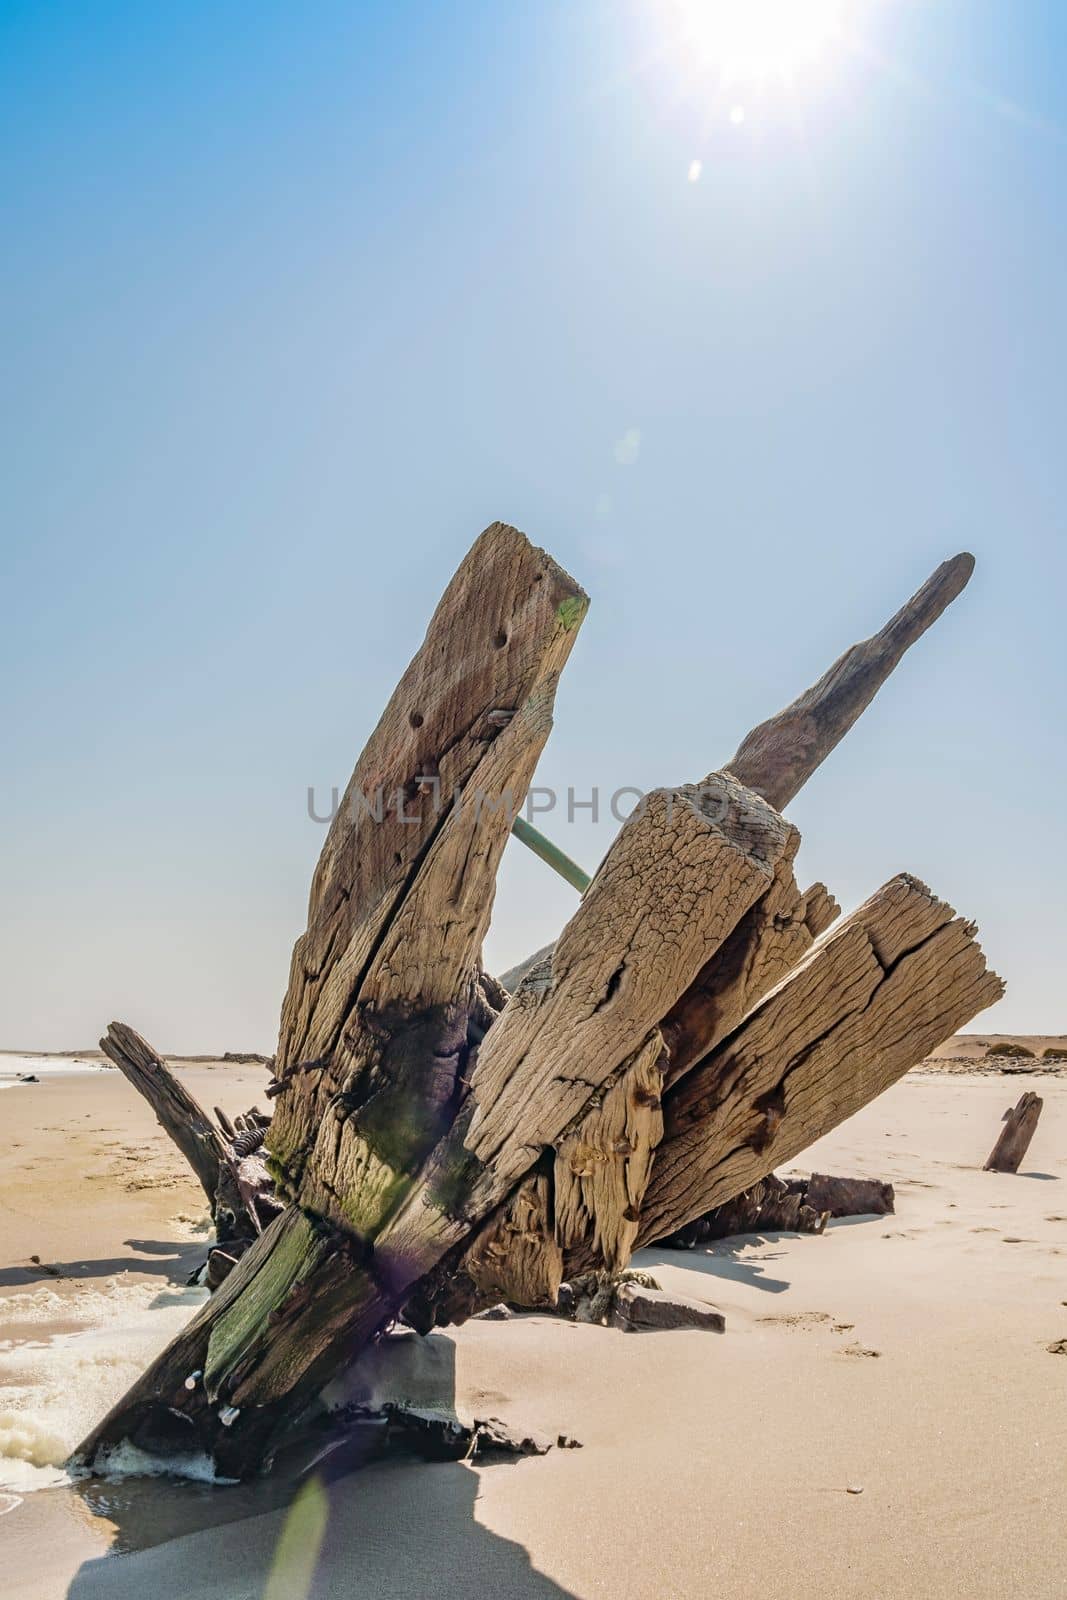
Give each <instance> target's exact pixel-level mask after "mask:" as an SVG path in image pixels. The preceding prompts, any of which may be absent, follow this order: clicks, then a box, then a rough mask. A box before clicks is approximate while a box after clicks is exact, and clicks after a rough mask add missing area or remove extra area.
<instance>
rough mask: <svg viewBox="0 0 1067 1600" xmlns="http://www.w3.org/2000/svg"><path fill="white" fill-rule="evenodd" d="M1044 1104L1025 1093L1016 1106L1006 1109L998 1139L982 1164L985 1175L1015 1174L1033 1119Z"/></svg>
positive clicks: (1033, 1127)
mask: <svg viewBox="0 0 1067 1600" xmlns="http://www.w3.org/2000/svg"><path fill="white" fill-rule="evenodd" d="M1044 1104H1045V1102H1044V1101H1043V1100H1042V1099H1041V1098H1040V1096H1039V1095H1036V1094H1034V1093H1033V1092H1032V1091H1031V1090H1027V1092H1026V1094H1024V1095H1023V1096H1022V1098H1021V1099H1020V1101H1019V1103H1018V1105H1016V1106H1009V1107H1008V1109H1007V1111H1005V1113H1004V1126H1003V1128H1001V1130H1000V1136H999V1138H998V1139H997V1142H996V1144H995V1145H994V1146H993V1148H992V1150H991V1151H990V1153H989V1160H988V1161H987V1162H986V1164H985V1171H986V1172H1018V1170H1019V1167H1020V1165H1021V1163H1022V1159H1023V1156H1024V1155H1025V1154H1026V1152H1027V1150H1028V1149H1029V1148H1030V1140H1031V1139H1032V1138H1033V1137H1034V1134H1035V1133H1036V1132H1037V1119H1038V1118H1039V1117H1040V1115H1041V1108H1042V1106H1043V1105H1044Z"/></svg>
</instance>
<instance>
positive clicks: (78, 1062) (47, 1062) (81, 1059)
mask: <svg viewBox="0 0 1067 1600" xmlns="http://www.w3.org/2000/svg"><path fill="white" fill-rule="evenodd" d="M112 1070H113V1069H112V1068H111V1067H108V1066H106V1065H105V1064H104V1063H103V1062H102V1061H90V1060H89V1059H88V1058H87V1057H85V1056H49V1057H47V1059H43V1058H42V1057H41V1056H20V1055H12V1054H9V1053H8V1052H6V1051H4V1052H0V1089H11V1088H14V1087H15V1086H16V1085H17V1084H18V1082H19V1078H20V1077H23V1076H27V1075H28V1074H30V1073H32V1074H33V1076H34V1077H35V1078H59V1077H64V1078H66V1077H70V1076H71V1075H72V1074H75V1075H79V1076H80V1075H81V1074H82V1073H85V1072H110V1071H112Z"/></svg>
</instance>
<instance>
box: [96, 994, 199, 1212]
mask: <svg viewBox="0 0 1067 1600" xmlns="http://www.w3.org/2000/svg"><path fill="white" fill-rule="evenodd" d="M100 1048H101V1050H102V1051H103V1052H104V1054H105V1055H106V1056H107V1058H108V1060H109V1061H113V1062H114V1063H115V1065H116V1067H118V1069H119V1071H120V1072H121V1073H122V1075H123V1076H124V1077H125V1078H126V1079H128V1081H129V1082H130V1083H132V1085H133V1087H134V1088H135V1089H136V1090H137V1092H138V1094H141V1095H143V1096H144V1098H145V1099H146V1100H147V1101H148V1103H149V1105H150V1106H151V1107H152V1110H153V1111H154V1112H155V1114H156V1120H157V1121H158V1123H159V1125H160V1127H161V1128H162V1129H163V1131H164V1133H166V1134H168V1135H169V1136H170V1138H171V1139H173V1140H174V1143H175V1144H176V1145H177V1146H178V1149H179V1150H180V1151H181V1153H182V1155H183V1156H184V1157H185V1159H186V1161H188V1163H189V1165H190V1166H191V1167H192V1169H193V1171H194V1172H195V1173H196V1176H197V1178H198V1179H199V1181H200V1184H201V1186H202V1188H203V1190H204V1193H205V1194H206V1195H207V1197H208V1200H209V1202H210V1204H211V1207H212V1210H214V1206H215V1196H216V1193H217V1191H218V1186H219V1163H220V1162H221V1161H223V1160H224V1158H225V1155H226V1142H225V1140H224V1138H223V1136H222V1134H221V1133H220V1132H219V1129H218V1128H216V1126H215V1124H214V1123H213V1122H212V1120H211V1118H210V1117H209V1116H208V1115H207V1113H206V1112H205V1111H204V1110H203V1108H202V1107H201V1106H199V1105H198V1104H197V1102H196V1101H195V1100H194V1099H193V1096H192V1095H191V1094H190V1093H189V1091H188V1090H187V1089H185V1088H183V1086H182V1085H181V1084H180V1083H179V1082H178V1080H177V1078H176V1077H175V1076H174V1074H173V1073H172V1072H171V1071H170V1069H169V1067H167V1065H166V1063H165V1062H164V1061H163V1058H162V1057H161V1056H158V1055H157V1054H156V1052H155V1051H154V1050H153V1049H152V1047H151V1045H150V1044H148V1043H146V1041H145V1040H144V1039H142V1038H141V1035H140V1034H139V1033H135V1032H134V1031H133V1029H132V1028H130V1027H128V1026H127V1025H126V1023H124V1022H112V1023H111V1024H110V1025H109V1027H108V1030H107V1033H106V1034H105V1035H104V1037H103V1038H102V1039H101V1041H100Z"/></svg>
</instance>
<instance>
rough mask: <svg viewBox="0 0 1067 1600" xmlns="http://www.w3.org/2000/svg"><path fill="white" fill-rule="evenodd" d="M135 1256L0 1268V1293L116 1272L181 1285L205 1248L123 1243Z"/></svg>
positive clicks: (150, 1242)
mask: <svg viewBox="0 0 1067 1600" xmlns="http://www.w3.org/2000/svg"><path fill="white" fill-rule="evenodd" d="M126 1243H127V1244H128V1245H129V1247H130V1249H131V1250H136V1251H138V1252H139V1254H138V1255H135V1256H134V1255H129V1256H106V1257H103V1258H102V1259H100V1260H96V1261H44V1262H29V1263H28V1264H27V1265H26V1266H19V1267H0V1289H24V1288H31V1287H34V1286H35V1285H39V1284H48V1283H55V1282H56V1281H57V1280H59V1279H62V1278H73V1279H79V1280H84V1279H87V1278H113V1277H116V1276H117V1275H118V1274H119V1273H120V1272H141V1273H145V1274H146V1275H148V1276H154V1277H161V1278H167V1279H169V1281H170V1282H171V1283H176V1284H184V1283H186V1282H187V1281H188V1279H189V1275H190V1273H192V1272H195V1271H196V1269H197V1268H198V1267H201V1266H203V1264H204V1258H205V1256H206V1255H207V1251H208V1246H207V1245H206V1244H204V1243H192V1244H175V1243H174V1241H173V1240H171V1241H170V1242H169V1243H167V1242H164V1241H163V1240H161V1239H127V1240H126Z"/></svg>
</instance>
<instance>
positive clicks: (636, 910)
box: [377, 776, 795, 1276]
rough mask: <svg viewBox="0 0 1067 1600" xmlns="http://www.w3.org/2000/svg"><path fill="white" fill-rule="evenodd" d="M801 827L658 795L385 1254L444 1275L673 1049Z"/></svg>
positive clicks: (528, 1000) (711, 786) (528, 996)
mask: <svg viewBox="0 0 1067 1600" xmlns="http://www.w3.org/2000/svg"><path fill="white" fill-rule="evenodd" d="M790 848H795V836H794V832H793V830H791V829H790V828H789V826H788V825H787V824H786V823H784V822H783V820H782V818H781V817H779V816H778V815H777V813H776V812H774V811H773V810H772V809H771V808H770V807H769V806H766V805H765V804H764V803H763V802H762V801H761V800H759V799H758V798H756V797H755V796H752V795H750V794H749V793H748V791H746V790H745V789H743V788H742V787H741V786H740V785H739V784H736V783H735V782H734V781H733V780H732V779H730V778H728V777H721V776H719V777H715V778H714V779H712V778H709V779H708V780H706V781H705V783H704V784H703V785H686V786H683V787H682V788H679V789H673V790H658V791H656V792H655V793H653V794H652V795H651V796H649V797H648V800H647V803H646V805H645V806H644V807H643V808H642V809H641V810H640V811H639V812H638V813H635V814H634V816H632V817H631V818H630V819H629V820H628V821H627V823H626V824H625V825H624V827H623V829H622V831H621V832H620V834H619V835H618V837H617V839H616V840H615V842H614V844H613V845H612V848H611V850H610V851H609V852H608V855H607V856H606V857H605V859H604V861H603V863H602V864H601V867H600V869H599V870H598V872H597V874H596V876H595V877H594V879H593V881H592V884H591V885H590V887H589V889H588V890H587V891H586V894H585V896H584V898H583V900H582V902H581V904H580V906H579V907H578V910H577V911H576V912H575V915H574V916H573V917H572V919H571V921H570V922H569V923H568V925H567V927H566V928H565V929H564V931H563V933H562V934H561V935H560V938H559V940H558V941H557V943H556V946H555V949H554V951H553V954H552V956H551V958H550V960H548V961H546V962H545V963H544V964H543V965H541V966H538V967H535V968H533V969H532V970H531V971H530V972H529V973H528V974H527V976H526V979H525V980H524V982H523V984H522V985H521V987H520V988H519V990H518V991H517V992H516V994H514V995H513V996H512V997H511V999H510V1000H509V1002H508V1004H507V1006H506V1007H505V1009H504V1011H503V1013H502V1014H501V1016H500V1019H499V1021H498V1022H497V1023H496V1024H495V1025H494V1027H493V1028H492V1029H491V1030H490V1032H489V1034H488V1036H487V1037H486V1039H485V1042H484V1044H483V1045H482V1047H481V1050H480V1051H479V1054H478V1060H477V1064H476V1066H475V1068H474V1072H473V1074H472V1076H471V1095H470V1100H469V1102H468V1104H467V1106H466V1107H465V1110H464V1113H463V1114H462V1115H461V1117H460V1119H459V1120H458V1121H457V1123H456V1124H455V1126H454V1128H453V1130H452V1132H451V1133H450V1134H449V1135H447V1136H446V1138H445V1139H444V1140H443V1141H442V1144H441V1146H440V1147H439V1148H438V1149H437V1150H435V1152H434V1154H433V1156H432V1158H431V1160H430V1162H429V1163H428V1164H427V1167H426V1169H425V1171H424V1173H423V1174H422V1183H421V1184H420V1186H419V1189H418V1191H417V1192H416V1193H414V1194H413V1195H412V1196H411V1197H410V1198H409V1200H408V1201H407V1202H406V1203H405V1204H404V1205H403V1206H401V1207H400V1209H399V1210H398V1211H397V1213H396V1214H395V1215H394V1217H393V1218H391V1219H390V1222H389V1223H388V1225H387V1226H386V1228H384V1229H383V1231H382V1235H381V1237H380V1239H379V1242H378V1246H377V1251H378V1254H379V1255H382V1254H384V1255H386V1256H388V1257H392V1258H395V1260H396V1263H397V1270H398V1271H399V1270H402V1271H405V1272H407V1271H411V1272H413V1274H414V1275H415V1276H418V1275H421V1273H422V1272H423V1271H429V1270H430V1269H431V1268H432V1266H433V1265H434V1264H435V1262H436V1261H437V1260H438V1259H439V1258H440V1256H441V1255H442V1254H443V1253H444V1251H446V1250H447V1249H449V1248H450V1247H451V1246H453V1245H454V1244H456V1243H458V1242H459V1241H460V1240H461V1239H462V1238H463V1237H464V1235H465V1234H466V1233H467V1232H469V1231H470V1228H471V1226H472V1225H474V1224H476V1223H477V1222H479V1221H480V1220H481V1219H482V1218H483V1217H485V1216H486V1215H487V1214H488V1213H489V1212H490V1211H491V1210H492V1209H493V1208H494V1207H495V1206H497V1205H499V1204H500V1203H501V1202H502V1201H503V1200H504V1199H505V1198H506V1196H507V1195H508V1194H509V1192H510V1191H511V1190H512V1189H513V1188H514V1186H515V1185H516V1184H517V1183H518V1182H519V1181H520V1180H521V1179H522V1178H523V1177H524V1176H525V1174H526V1173H527V1172H528V1171H529V1169H530V1167H531V1166H532V1165H533V1164H534V1163H535V1162H536V1161H537V1160H538V1159H539V1157H540V1156H541V1154H542V1152H543V1151H545V1150H547V1149H550V1148H555V1146H556V1143H557V1142H558V1141H560V1140H561V1139H562V1138H563V1137H564V1135H565V1134H566V1133H568V1132H569V1131H571V1129H572V1128H574V1127H576V1126H577V1123H578V1122H579V1121H580V1120H581V1119H582V1118H583V1117H584V1115H585V1114H586V1112H587V1111H588V1110H590V1109H592V1107H591V1101H592V1100H593V1097H596V1098H597V1099H598V1100H600V1099H601V1098H602V1096H603V1094H604V1092H605V1091H606V1090H607V1089H610V1088H611V1086H612V1081H613V1078H614V1075H615V1074H619V1075H620V1076H621V1075H622V1073H623V1071H624V1070H625V1063H627V1062H628V1061H629V1059H630V1057H631V1056H635V1057H636V1055H637V1054H638V1053H639V1052H641V1051H642V1050H644V1049H645V1048H646V1046H647V1047H648V1048H649V1049H650V1050H651V1049H652V1048H653V1046H652V1040H653V1036H654V1035H655V1036H656V1040H657V1044H658V1033H657V1029H658V1022H659V1020H660V1018H661V1017H662V1016H663V1015H664V1013H665V1011H666V1010H667V1009H669V1007H670V1004H671V1003H672V1000H673V999H674V998H676V997H677V995H678V994H679V993H680V991H681V990H682V989H683V988H685V987H686V986H687V984H688V983H690V982H691V981H692V979H693V978H694V977H695V975H696V973H697V972H699V971H700V969H701V968H702V967H703V966H704V964H705V963H706V962H707V961H708V960H709V959H710V957H711V955H712V953H713V952H714V950H715V949H717V948H718V947H719V946H720V945H721V944H722V942H723V940H724V939H726V938H727V937H728V936H729V934H730V933H731V932H732V930H733V928H734V927H735V926H736V924H737V922H738V920H739V919H740V918H741V917H742V916H743V915H744V914H745V912H746V911H747V910H748V908H749V907H750V906H751V905H753V904H754V903H755V901H756V900H757V899H758V898H759V897H760V895H761V894H762V893H764V892H765V891H766V888H767V886H768V885H769V883H770V882H771V880H772V878H773V875H774V870H775V867H776V866H777V863H778V861H779V860H780V859H781V857H782V855H783V854H784V853H786V851H787V849H790Z"/></svg>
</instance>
